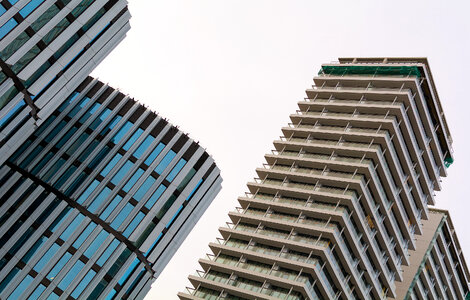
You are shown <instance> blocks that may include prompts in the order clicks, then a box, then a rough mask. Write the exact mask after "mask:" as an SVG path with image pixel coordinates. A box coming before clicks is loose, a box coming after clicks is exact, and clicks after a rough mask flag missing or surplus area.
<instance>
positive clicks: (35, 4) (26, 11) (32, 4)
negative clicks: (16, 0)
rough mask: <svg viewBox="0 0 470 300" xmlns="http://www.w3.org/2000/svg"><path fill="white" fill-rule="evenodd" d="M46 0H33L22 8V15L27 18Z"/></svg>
mask: <svg viewBox="0 0 470 300" xmlns="http://www.w3.org/2000/svg"><path fill="white" fill-rule="evenodd" d="M43 1H44V0H31V1H30V2H29V3H28V4H26V5H25V6H24V7H23V8H22V9H20V15H21V16H22V17H23V18H26V17H27V16H28V15H29V14H30V13H31V12H32V11H33V10H35V9H36V7H38V6H39V5H40V4H41V3H42V2H43Z"/></svg>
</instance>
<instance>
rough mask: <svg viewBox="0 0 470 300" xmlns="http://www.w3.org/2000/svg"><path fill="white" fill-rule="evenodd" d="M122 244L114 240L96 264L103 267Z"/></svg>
mask: <svg viewBox="0 0 470 300" xmlns="http://www.w3.org/2000/svg"><path fill="white" fill-rule="evenodd" d="M119 244H120V242H119V241H118V240H116V239H114V240H113V241H112V242H111V244H109V246H108V247H107V248H106V250H104V252H103V254H101V256H100V258H99V259H98V260H97V261H96V264H97V265H98V266H100V267H102V266H103V264H104V263H105V262H107V261H108V259H109V257H110V256H111V254H113V252H114V250H116V248H117V246H119Z"/></svg>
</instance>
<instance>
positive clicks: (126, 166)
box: [111, 161, 134, 185]
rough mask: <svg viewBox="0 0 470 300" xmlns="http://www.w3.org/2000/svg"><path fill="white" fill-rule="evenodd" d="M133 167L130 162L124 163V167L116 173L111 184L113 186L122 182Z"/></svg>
mask: <svg viewBox="0 0 470 300" xmlns="http://www.w3.org/2000/svg"><path fill="white" fill-rule="evenodd" d="M133 166H134V163H133V162H131V161H126V162H125V163H124V165H123V166H122V167H121V169H119V171H117V173H116V175H114V177H113V178H112V179H111V182H112V183H113V184H115V185H118V184H119V182H121V181H122V179H123V178H124V176H125V175H126V174H127V173H128V172H129V170H130V169H131V168H132V167H133Z"/></svg>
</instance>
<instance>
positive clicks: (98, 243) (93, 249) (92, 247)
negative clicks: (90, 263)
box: [83, 230, 109, 258]
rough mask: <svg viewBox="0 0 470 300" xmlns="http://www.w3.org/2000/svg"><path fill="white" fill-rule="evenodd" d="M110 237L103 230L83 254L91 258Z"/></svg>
mask: <svg viewBox="0 0 470 300" xmlns="http://www.w3.org/2000/svg"><path fill="white" fill-rule="evenodd" d="M108 236H109V233H108V232H106V231H105V230H101V232H100V233H99V234H98V235H97V236H96V238H95V239H94V240H93V242H91V244H90V245H89V246H88V248H87V249H86V250H85V252H84V253H83V254H84V255H85V256H86V257H88V258H91V257H92V256H93V255H94V254H95V253H96V251H98V249H99V248H100V246H101V245H102V244H103V243H104V241H105V240H106V238H107V237H108Z"/></svg>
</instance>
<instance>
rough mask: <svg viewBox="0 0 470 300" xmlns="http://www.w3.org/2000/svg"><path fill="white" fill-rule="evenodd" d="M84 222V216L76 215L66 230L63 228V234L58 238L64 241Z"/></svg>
mask: <svg viewBox="0 0 470 300" xmlns="http://www.w3.org/2000/svg"><path fill="white" fill-rule="evenodd" d="M83 220H85V216H84V215H82V214H78V215H77V216H76V217H75V219H73V221H72V223H70V224H69V225H68V226H67V228H65V230H64V232H62V234H61V235H60V238H61V239H63V240H64V241H66V240H67V239H68V238H69V237H70V235H72V233H73V232H74V231H75V230H76V229H77V228H78V226H79V225H80V223H82V221H83Z"/></svg>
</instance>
